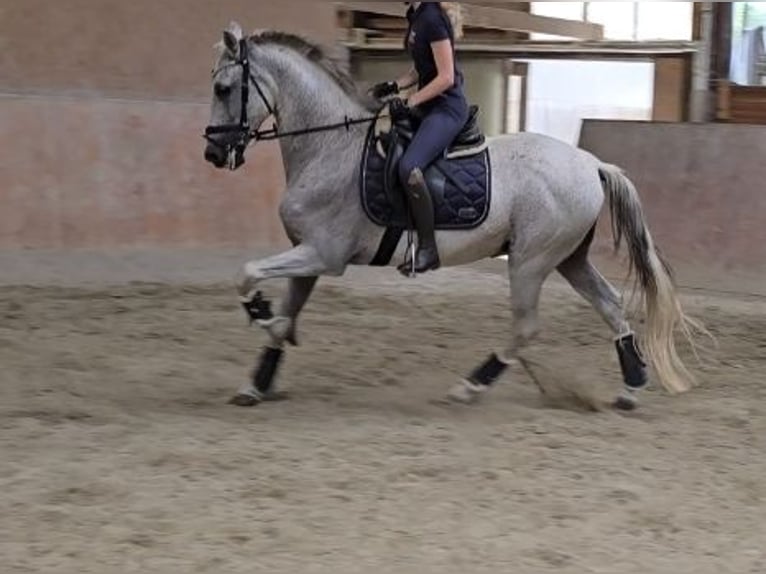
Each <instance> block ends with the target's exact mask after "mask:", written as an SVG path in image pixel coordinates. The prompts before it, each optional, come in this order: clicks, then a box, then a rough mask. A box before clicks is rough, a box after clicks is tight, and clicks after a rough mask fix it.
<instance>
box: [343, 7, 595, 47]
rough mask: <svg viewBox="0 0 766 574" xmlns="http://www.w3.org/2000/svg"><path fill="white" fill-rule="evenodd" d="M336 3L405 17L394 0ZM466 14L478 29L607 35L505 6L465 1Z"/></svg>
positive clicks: (592, 27)
mask: <svg viewBox="0 0 766 574" xmlns="http://www.w3.org/2000/svg"><path fill="white" fill-rule="evenodd" d="M336 5H338V7H340V8H345V9H348V10H356V11H357V12H371V13H374V14H383V15H385V16H399V17H403V16H404V10H403V8H402V6H400V5H398V3H394V2H336ZM463 14H464V17H465V25H466V26H470V27H475V28H487V29H491V30H505V31H514V32H527V33H539V34H550V35H553V36H562V37H567V38H577V39H581V40H601V39H603V37H604V27H603V26H601V25H600V24H591V23H589V22H580V21H577V20H564V19H562V18H550V17H548V16H536V15H534V14H528V13H526V12H519V11H515V10H508V9H504V8H489V7H487V6H477V5H473V4H463Z"/></svg>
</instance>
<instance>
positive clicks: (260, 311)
mask: <svg viewBox="0 0 766 574" xmlns="http://www.w3.org/2000/svg"><path fill="white" fill-rule="evenodd" d="M242 307H244V309H245V312H246V313H247V315H248V317H250V324H253V323H254V322H255V321H268V320H269V319H272V318H274V313H272V312H271V301H267V300H266V299H264V297H263V293H261V292H260V291H258V292H257V293H256V294H255V297H253V299H252V300H251V301H246V302H243V303H242Z"/></svg>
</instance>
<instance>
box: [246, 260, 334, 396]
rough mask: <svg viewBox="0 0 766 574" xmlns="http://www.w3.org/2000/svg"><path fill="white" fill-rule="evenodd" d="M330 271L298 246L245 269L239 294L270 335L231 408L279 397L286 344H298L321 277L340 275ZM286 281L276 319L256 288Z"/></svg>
mask: <svg viewBox="0 0 766 574" xmlns="http://www.w3.org/2000/svg"><path fill="white" fill-rule="evenodd" d="M331 269H332V268H331V267H328V266H327V265H326V264H324V263H323V262H322V260H321V259H320V257H319V256H318V254H317V252H316V251H315V250H314V249H312V248H310V247H308V246H299V247H296V248H295V249H292V250H291V251H289V252H287V253H284V254H280V255H277V256H275V257H270V258H268V259H265V260H263V261H252V262H250V263H247V264H246V265H245V266H244V267H243V269H242V271H241V278H240V279H239V280H238V281H237V288H238V291H239V293H240V296H241V297H242V302H243V304H244V306H245V308H246V309H247V310H248V313H249V314H250V317H251V319H253V320H254V321H255V322H257V323H258V325H260V326H261V327H262V328H263V329H264V330H266V332H267V333H268V335H269V344H268V345H267V346H266V348H265V349H264V350H263V352H262V354H261V358H260V361H259V364H258V366H257V367H256V369H255V371H254V373H253V377H252V380H251V381H248V382H247V383H246V384H245V385H243V386H242V387H241V388H240V389H239V391H238V392H237V394H236V395H235V396H234V398H233V399H232V400H231V403H232V404H235V405H239V406H254V405H257V404H258V403H260V402H262V401H263V400H268V399H270V398H272V399H273V398H276V397H277V395H275V394H274V393H273V384H274V378H275V376H276V373H277V369H278V367H279V364H280V362H281V360H282V357H283V355H284V349H283V347H284V343H285V342H288V343H292V344H294V345H295V344H297V339H296V330H295V323H296V320H297V318H298V315H299V314H300V312H301V310H302V309H303V307H304V305H305V304H306V302H307V301H308V299H309V297H310V296H311V293H312V291H313V290H314V286H315V285H316V282H317V279H318V276H319V275H322V274H333V275H335V274H339V273H340V272H339V271H335V272H333V271H331ZM336 269H337V267H336ZM284 277H287V278H289V285H288V290H287V294H286V296H285V297H284V298H283V300H282V304H281V306H280V308H279V310H278V311H277V313H276V315H273V314H272V313H271V312H270V308H268V307H267V306H264V304H263V302H262V301H261V300H260V297H259V296H258V292H257V291H256V287H257V285H258V283H260V282H261V281H263V280H266V279H275V278H284Z"/></svg>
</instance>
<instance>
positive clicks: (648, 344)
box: [599, 164, 704, 394]
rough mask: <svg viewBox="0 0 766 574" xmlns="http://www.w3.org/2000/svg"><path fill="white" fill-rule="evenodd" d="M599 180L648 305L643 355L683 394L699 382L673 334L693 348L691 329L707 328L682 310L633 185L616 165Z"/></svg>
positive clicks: (618, 241)
mask: <svg viewBox="0 0 766 574" xmlns="http://www.w3.org/2000/svg"><path fill="white" fill-rule="evenodd" d="M599 175H600V176H601V182H602V185H603V187H604V191H605V192H606V195H607V198H608V200H609V205H610V212H611V216H612V233H613V236H614V247H615V250H617V249H619V248H620V245H621V243H622V240H623V238H624V239H625V241H626V243H627V245H628V255H629V259H630V269H631V273H635V279H636V283H637V286H638V287H639V288H640V293H641V294H642V295H643V297H642V299H643V301H644V303H645V306H646V332H645V333H644V336H643V337H642V347H643V351H644V354H645V355H646V359H647V361H648V362H649V364H651V366H652V367H653V368H654V370H655V372H656V374H657V377H658V378H659V381H660V383H661V384H662V385H663V386H664V387H665V388H666V389H667V390H668V391H669V392H671V393H674V394H676V393H683V392H685V391H688V390H689V389H690V388H691V387H692V385H693V384H694V382H695V380H694V377H693V376H692V374H691V373H690V372H689V370H688V369H687V368H686V366H685V365H684V363H683V361H682V360H681V358H680V357H679V356H678V352H677V350H676V345H675V339H674V334H675V331H676V329H679V330H680V331H681V332H682V333H683V335H684V336H685V337H686V339H687V340H688V341H689V342H690V343H691V344H692V346H693V345H694V342H693V340H692V335H691V328H692V327H694V328H699V329H702V330H704V329H703V328H702V326H701V325H700V324H699V323H697V322H696V321H694V320H692V319H690V318H689V317H687V316H686V315H685V314H684V311H683V309H682V308H681V303H680V301H679V299H678V295H677V293H676V288H675V284H674V282H673V278H672V276H671V269H670V266H669V265H668V264H667V262H666V261H665V260H664V259H663V258H662V255H661V254H660V253H659V252H658V251H657V249H656V248H655V245H654V242H653V241H652V236H651V234H650V233H649V229H648V228H647V226H646V220H645V218H644V213H643V208H642V207H641V202H640V200H639V197H638V192H637V191H636V188H635V186H634V185H633V183H632V182H631V181H630V180H629V179H628V178H627V176H626V175H625V174H624V173H623V171H622V170H621V169H620V168H619V167H617V166H613V165H608V164H602V165H601V166H600V167H599Z"/></svg>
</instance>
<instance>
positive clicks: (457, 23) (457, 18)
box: [439, 2, 463, 40]
mask: <svg viewBox="0 0 766 574" xmlns="http://www.w3.org/2000/svg"><path fill="white" fill-rule="evenodd" d="M439 4H440V5H441V8H442V10H444V12H445V13H446V14H447V16H449V19H450V21H451V22H452V28H453V29H454V30H455V39H456V40H458V39H460V38H462V37H463V7H462V6H461V5H460V2H439Z"/></svg>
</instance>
